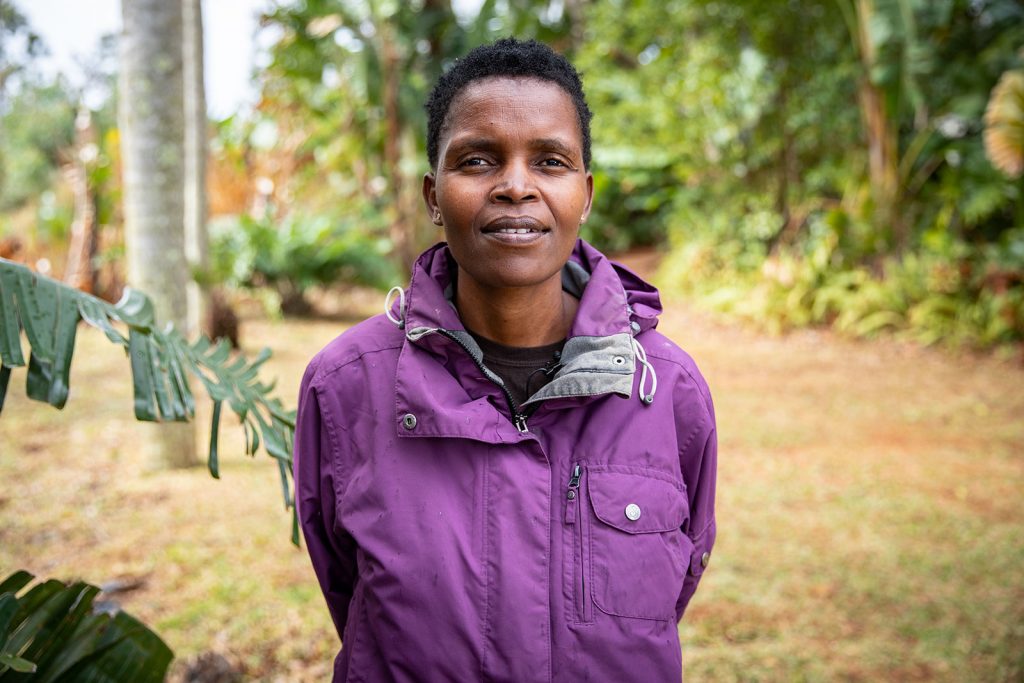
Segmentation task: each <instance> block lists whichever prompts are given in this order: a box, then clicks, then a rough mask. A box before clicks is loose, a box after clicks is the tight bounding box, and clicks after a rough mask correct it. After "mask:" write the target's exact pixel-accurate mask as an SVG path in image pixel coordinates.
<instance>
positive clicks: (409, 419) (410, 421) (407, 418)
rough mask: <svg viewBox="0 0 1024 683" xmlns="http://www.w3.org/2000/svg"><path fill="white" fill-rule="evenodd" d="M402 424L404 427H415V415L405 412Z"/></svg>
mask: <svg viewBox="0 0 1024 683" xmlns="http://www.w3.org/2000/svg"><path fill="white" fill-rule="evenodd" d="M402 426H403V427H405V428H406V429H415V428H416V416H415V415H413V414H412V413H406V414H405V415H404V416H403V417H402Z"/></svg>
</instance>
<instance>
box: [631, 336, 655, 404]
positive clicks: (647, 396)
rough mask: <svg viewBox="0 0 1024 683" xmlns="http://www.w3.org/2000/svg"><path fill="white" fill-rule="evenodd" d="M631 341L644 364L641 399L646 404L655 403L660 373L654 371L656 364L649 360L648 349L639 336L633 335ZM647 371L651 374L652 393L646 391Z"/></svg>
mask: <svg viewBox="0 0 1024 683" xmlns="http://www.w3.org/2000/svg"><path fill="white" fill-rule="evenodd" d="M630 342H631V343H632V344H633V354H634V355H635V356H636V360H637V362H638V363H640V365H642V366H643V371H642V372H641V373H640V400H641V401H643V403H644V404H646V405H651V404H652V403H654V392H656V391H657V390H658V375H657V374H656V373H655V372H654V366H653V365H651V364H650V363H649V362H648V361H647V351H645V350H644V347H643V346H641V345H640V342H639V341H637V338H636V337H632V338H631V339H630ZM647 373H650V375H651V392H650V393H647V392H645V391H644V385H645V384H647Z"/></svg>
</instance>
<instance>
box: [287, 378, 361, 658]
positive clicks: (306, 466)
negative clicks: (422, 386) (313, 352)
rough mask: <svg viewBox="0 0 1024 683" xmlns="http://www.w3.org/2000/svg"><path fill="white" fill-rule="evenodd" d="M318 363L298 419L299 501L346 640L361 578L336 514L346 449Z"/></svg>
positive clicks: (324, 587)
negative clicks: (325, 404) (324, 396)
mask: <svg viewBox="0 0 1024 683" xmlns="http://www.w3.org/2000/svg"><path fill="white" fill-rule="evenodd" d="M315 366H316V361H315V360H314V362H313V363H310V366H309V367H308V368H307V369H306V374H305V376H304V377H303V379H302V388H301V389H300V391H299V409H298V415H297V417H296V420H295V450H294V461H295V462H294V467H295V471H294V475H295V502H296V505H298V514H299V524H300V525H301V527H302V533H303V536H304V537H305V539H306V547H307V548H308V550H309V557H310V559H311V560H312V561H313V570H314V571H315V572H316V577H317V579H318V580H319V582H320V588H321V590H322V591H323V594H324V597H325V598H326V599H327V607H328V609H329V610H330V612H331V617H332V618H333V619H334V626H335V628H336V629H337V631H338V637H339V638H340V637H342V634H343V632H344V630H345V622H346V620H347V619H348V609H349V602H350V601H351V599H352V592H353V590H354V589H355V583H356V578H357V576H358V573H357V567H356V555H355V551H356V544H355V541H354V540H353V539H352V537H351V536H349V535H348V533H346V532H345V531H344V529H342V528H341V527H340V525H339V524H338V523H337V519H336V517H335V515H336V510H337V507H336V491H337V484H338V482H336V481H335V472H336V464H335V459H336V458H337V457H338V456H339V455H340V452H339V451H338V448H337V442H336V440H335V439H334V438H333V435H332V431H331V430H332V421H331V416H330V415H325V414H324V411H323V410H322V406H321V401H320V396H319V393H318V391H317V388H316V386H315V385H314V383H313V377H314V375H315V374H316V367H315Z"/></svg>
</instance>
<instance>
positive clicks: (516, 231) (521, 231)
mask: <svg viewBox="0 0 1024 683" xmlns="http://www.w3.org/2000/svg"><path fill="white" fill-rule="evenodd" d="M490 232H496V233H498V234H501V235H529V234H530V233H531V232H543V230H539V229H533V228H498V229H497V230H491V231H490Z"/></svg>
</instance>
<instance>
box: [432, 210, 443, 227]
mask: <svg viewBox="0 0 1024 683" xmlns="http://www.w3.org/2000/svg"><path fill="white" fill-rule="evenodd" d="M434 225H444V223H443V222H442V221H441V212H440V211H435V212H434Z"/></svg>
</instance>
